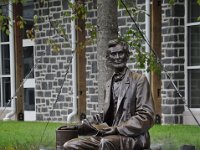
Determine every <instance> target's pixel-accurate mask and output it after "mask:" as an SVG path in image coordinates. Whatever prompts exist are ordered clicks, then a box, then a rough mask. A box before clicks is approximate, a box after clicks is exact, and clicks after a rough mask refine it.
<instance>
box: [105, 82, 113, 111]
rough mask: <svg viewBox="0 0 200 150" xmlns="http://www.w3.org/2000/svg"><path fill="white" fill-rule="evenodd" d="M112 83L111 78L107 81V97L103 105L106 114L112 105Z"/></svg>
mask: <svg viewBox="0 0 200 150" xmlns="http://www.w3.org/2000/svg"><path fill="white" fill-rule="evenodd" d="M111 83H112V79H111V80H109V81H108V82H107V83H106V97H105V103H104V105H105V106H103V108H104V114H105V113H106V112H107V111H108V108H109V106H110V98H111Z"/></svg>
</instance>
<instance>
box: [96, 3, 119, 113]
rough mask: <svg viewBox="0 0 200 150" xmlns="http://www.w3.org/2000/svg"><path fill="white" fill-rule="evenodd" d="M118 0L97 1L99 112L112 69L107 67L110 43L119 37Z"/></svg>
mask: <svg viewBox="0 0 200 150" xmlns="http://www.w3.org/2000/svg"><path fill="white" fill-rule="evenodd" d="M117 15H118V12H117V0H97V64H98V75H97V76H98V78H97V80H98V102H99V111H101V110H102V108H103V106H102V102H103V100H104V97H105V92H104V91H105V85H106V81H107V80H108V79H109V78H110V77H111V75H112V72H113V71H112V69H110V68H108V67H107V66H106V50H107V49H108V41H109V40H111V39H114V38H117V37H118V20H117Z"/></svg>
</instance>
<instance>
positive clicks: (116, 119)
mask: <svg viewBox="0 0 200 150" xmlns="http://www.w3.org/2000/svg"><path fill="white" fill-rule="evenodd" d="M106 53H107V54H106V57H107V62H108V65H109V66H110V67H112V68H113V69H114V74H113V76H112V77H111V79H110V80H109V81H108V82H107V84H106V95H105V101H104V104H103V106H104V108H103V112H102V113H99V114H97V115H95V116H93V119H92V120H93V121H88V120H87V119H84V120H83V121H82V124H81V125H78V126H76V127H75V128H76V129H77V130H78V133H79V135H90V136H85V137H84V136H83V137H81V136H80V137H79V138H75V139H72V140H69V141H67V142H66V143H65V144H64V146H63V147H64V149H66V150H143V149H149V148H150V136H149V132H148V130H149V129H150V128H151V127H152V126H153V124H154V103H153V100H152V96H151V90H150V86H149V83H148V80H147V78H146V77H145V75H143V74H139V73H136V72H132V71H130V70H129V69H128V68H127V66H126V63H127V61H128V58H129V53H130V52H129V48H128V45H127V43H126V42H124V41H123V40H120V39H114V40H111V41H109V44H108V50H107V52H106ZM102 123H103V124H104V125H105V124H106V125H107V126H105V127H104V128H101V129H99V130H98V131H96V130H94V129H93V128H92V127H91V126H93V125H101V124H102Z"/></svg>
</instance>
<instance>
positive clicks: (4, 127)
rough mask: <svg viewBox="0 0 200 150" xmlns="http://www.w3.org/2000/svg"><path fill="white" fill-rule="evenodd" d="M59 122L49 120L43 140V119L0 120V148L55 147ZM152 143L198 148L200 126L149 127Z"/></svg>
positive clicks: (166, 149) (165, 147) (166, 147)
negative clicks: (30, 120) (22, 120)
mask: <svg viewBox="0 0 200 150" xmlns="http://www.w3.org/2000/svg"><path fill="white" fill-rule="evenodd" d="M61 125H63V124H62V123H49V125H48V126H47V128H46V131H45V134H44V137H43V140H42V142H40V141H41V137H42V134H43V131H44V129H45V126H46V123H45V122H16V121H9V122H3V121H0V150H39V147H40V148H41V147H43V146H44V147H49V149H55V147H56V137H55V135H56V129H57V128H58V127H60V126H61ZM150 134H151V141H152V142H151V143H152V144H153V145H160V146H161V147H162V150H174V149H175V150H176V149H177V150H178V149H179V148H180V147H181V146H182V145H184V144H190V145H195V146H196V150H200V128H199V127H198V126H186V125H163V126H161V125H155V126H154V127H153V128H152V129H151V130H150Z"/></svg>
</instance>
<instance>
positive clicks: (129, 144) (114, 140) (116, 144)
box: [99, 135, 142, 150]
mask: <svg viewBox="0 0 200 150" xmlns="http://www.w3.org/2000/svg"><path fill="white" fill-rule="evenodd" d="M133 149H134V150H140V149H142V148H141V147H140V144H139V141H138V140H137V139H134V138H131V137H126V136H121V135H110V136H105V137H102V138H101V141H100V146H99V150H133Z"/></svg>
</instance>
